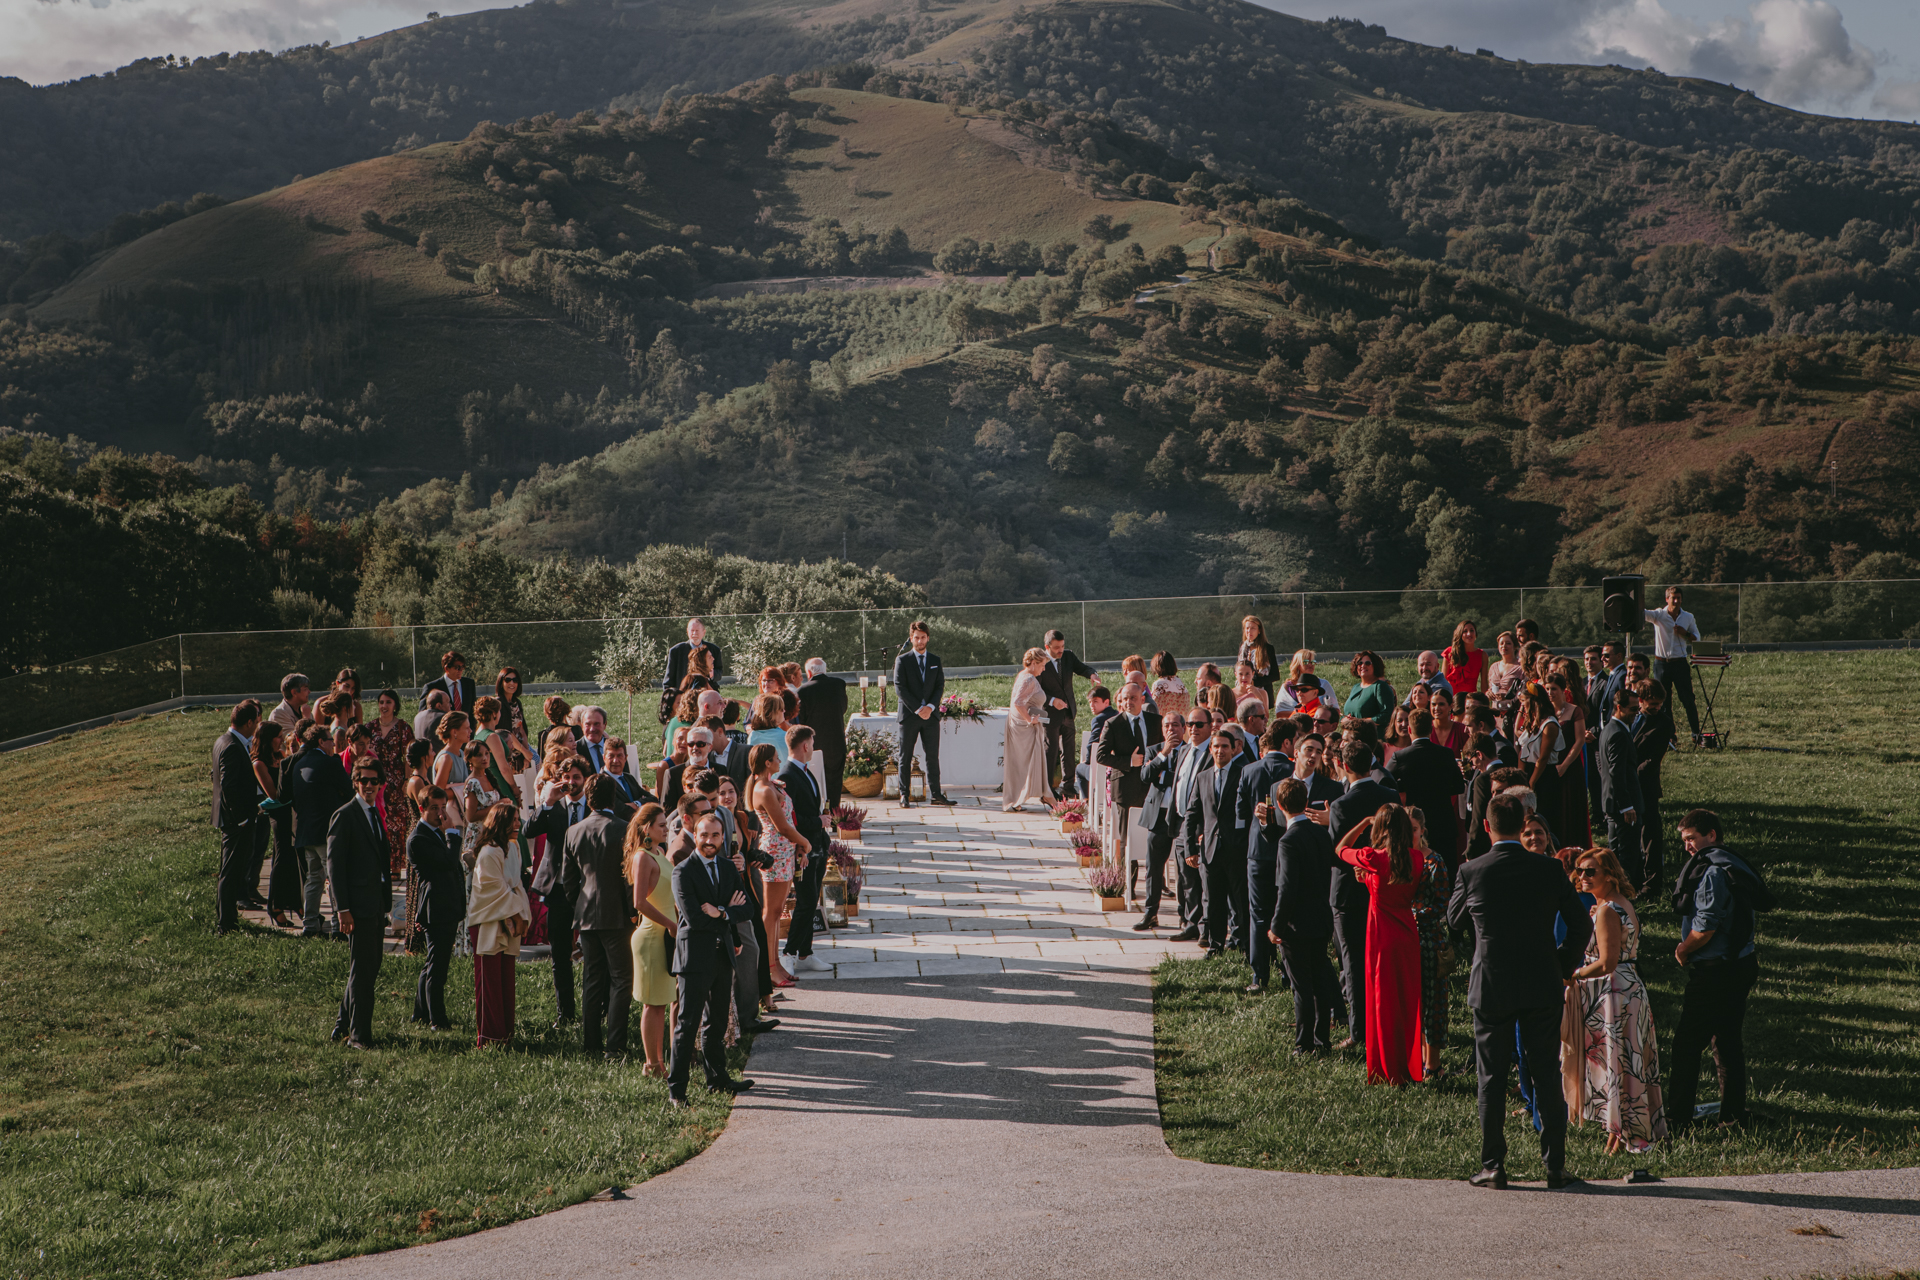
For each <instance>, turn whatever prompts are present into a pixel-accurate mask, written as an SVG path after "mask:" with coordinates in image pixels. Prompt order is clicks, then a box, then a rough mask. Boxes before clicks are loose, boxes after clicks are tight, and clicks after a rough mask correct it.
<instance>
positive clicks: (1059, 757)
mask: <svg viewBox="0 0 1920 1280" xmlns="http://www.w3.org/2000/svg"><path fill="white" fill-rule="evenodd" d="M1044 647H1045V648H1046V651H1047V665H1046V666H1044V667H1042V668H1041V669H1040V691H1041V692H1042V693H1044V694H1046V695H1047V782H1048V784H1049V785H1051V786H1052V787H1053V791H1054V794H1055V795H1057V796H1059V797H1060V798H1062V799H1063V800H1070V799H1072V798H1073V797H1074V796H1075V795H1077V794H1079V790H1078V788H1077V787H1076V786H1075V782H1076V779H1075V777H1074V772H1073V766H1074V764H1075V763H1076V762H1077V758H1078V755H1079V751H1080V744H1079V739H1078V738H1076V737H1075V736H1074V731H1073V709H1074V706H1075V705H1076V704H1075V700H1074V696H1073V678H1074V677H1075V676H1085V677H1087V679H1089V680H1091V681H1093V682H1094V683H1095V684H1099V683H1100V673H1099V672H1098V671H1095V670H1094V669H1093V668H1092V667H1090V666H1088V665H1087V664H1086V663H1084V662H1082V661H1080V659H1079V658H1077V657H1075V656H1074V652H1073V650H1071V649H1069V648H1067V637H1066V633H1065V632H1062V631H1061V630H1059V629H1058V628H1055V629H1054V630H1052V631H1049V632H1047V638H1046V642H1045V646H1044Z"/></svg>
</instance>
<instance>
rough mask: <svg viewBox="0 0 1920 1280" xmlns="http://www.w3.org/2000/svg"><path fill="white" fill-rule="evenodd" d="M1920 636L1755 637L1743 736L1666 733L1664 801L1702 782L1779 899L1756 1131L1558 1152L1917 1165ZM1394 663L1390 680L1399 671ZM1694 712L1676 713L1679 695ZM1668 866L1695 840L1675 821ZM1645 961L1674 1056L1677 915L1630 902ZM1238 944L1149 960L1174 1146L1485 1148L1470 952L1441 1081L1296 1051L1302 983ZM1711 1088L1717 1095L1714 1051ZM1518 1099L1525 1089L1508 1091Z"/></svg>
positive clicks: (1581, 1141)
mask: <svg viewBox="0 0 1920 1280" xmlns="http://www.w3.org/2000/svg"><path fill="white" fill-rule="evenodd" d="M1916 675H1920V656H1916V655H1914V654H1912V653H1910V652H1907V653H1866V654H1754V655H1742V656H1740V657H1738V658H1736V659H1735V665H1734V666H1733V667H1732V668H1731V669H1730V670H1729V672H1728V674H1727V678H1726V684H1725V686H1724V688H1725V689H1726V692H1727V697H1726V698H1725V700H1724V701H1723V702H1722V704H1721V705H1722V708H1723V710H1722V716H1721V724H1722V726H1723V727H1725V728H1728V729H1729V730H1730V731H1731V732H1732V735H1733V746H1732V747H1731V749H1729V750H1727V751H1724V752H1718V753H1707V752H1688V753H1685V754H1681V755H1677V756H1674V755H1670V756H1669V757H1668V758H1667V764H1666V767H1665V770H1664V778H1665V781H1666V791H1667V798H1666V800H1664V801H1663V802H1662V805H1661V810H1662V814H1663V816H1664V817H1665V818H1666V820H1667V821H1668V822H1669V823H1671V822H1673V821H1674V820H1676V819H1677V818H1678V817H1679V815H1680V814H1681V813H1682V812H1683V811H1684V810H1685V809H1687V808H1690V807H1693V806H1696V805H1699V806H1705V807H1707V808H1711V809H1713V810H1715V811H1716V812H1718V813H1719V814H1720V816H1721V818H1722V820H1723V821H1724V822H1725V823H1726V826H1727V838H1728V842H1729V844H1730V845H1731V846H1732V847H1734V848H1735V849H1737V850H1739V851H1741V852H1743V853H1747V854H1750V855H1752V856H1753V857H1754V858H1755V859H1756V860H1757V861H1758V862H1759V863H1760V865H1761V867H1762V868H1763V870H1764V872H1765V873H1766V875H1767V877H1768V881H1769V884H1770V885H1771V886H1772V888H1773V889H1774V890H1775V892H1776V893H1777V894H1778V895H1779V897H1780V899H1781V904H1782V905H1781V909H1780V910H1778V911H1775V912H1773V913H1771V914H1769V915H1767V916H1763V917H1762V919H1761V924H1760V929H1761V936H1760V960H1761V979H1760V983H1759V985H1758V986H1757V987H1756V988H1755V990H1754V994H1753V998H1752V1001H1751V1003H1750V1005H1749V1008H1748V1016H1747V1023H1746V1045H1747V1053H1748V1060H1749V1070H1750V1072H1751V1091H1752V1094H1751V1096H1752V1099H1753V1104H1754V1108H1753V1109H1754V1111H1755V1112H1756V1114H1757V1116H1758V1117H1759V1121H1760V1122H1759V1123H1757V1124H1756V1125H1754V1126H1753V1127H1752V1128H1751V1129H1750V1130H1748V1131H1745V1132H1711V1131H1709V1132H1704V1133H1701V1134H1700V1135H1699V1136H1697V1137H1690V1138H1688V1139H1687V1140H1685V1141H1682V1142H1679V1143H1676V1144H1671V1145H1666V1144H1663V1145H1662V1146H1661V1147H1659V1148H1656V1150H1655V1151H1654V1152H1653V1153H1651V1154H1649V1155H1643V1156H1621V1157H1618V1158H1609V1157H1607V1156H1606V1155H1605V1154H1604V1152H1603V1143H1602V1140H1601V1138H1600V1137H1599V1130H1598V1129H1597V1128H1595V1127H1594V1126H1591V1125H1587V1126H1579V1127H1576V1128H1574V1129H1573V1130H1572V1131H1571V1138H1570V1144H1569V1154H1568V1168H1569V1169H1570V1170H1572V1171H1573V1172H1576V1173H1578V1174H1580V1175H1582V1176H1585V1177H1589V1178H1599V1177H1618V1176H1623V1175H1625V1174H1626V1173H1627V1172H1629V1171H1630V1170H1631V1169H1633V1168H1635V1167H1646V1168H1650V1169H1652V1170H1653V1171H1654V1172H1655V1173H1656V1174H1662V1175H1668V1176H1680V1175H1708V1174H1741V1173H1769V1172H1778V1171H1783V1170H1816V1169H1856V1168H1867V1167H1881V1168H1886V1167H1903V1166H1909V1165H1915V1164H1920V1041H1917V1040H1916V1036H1915V1032H1914V1028H1915V1027H1916V1026H1917V1025H1920V872H1916V866H1915V857H1914V854H1915V850H1916V849H1920V769H1916V768H1915V764H1916V762H1920V754H1916V752H1915V751H1914V749H1913V745H1912V739H1911V732H1912V727H1911V718H1912V717H1911V712H1912V707H1913V689H1914V680H1915V677H1916ZM1403 676H1404V673H1400V672H1396V673H1395V677H1396V684H1397V685H1401V687H1404V685H1403V683H1402V680H1403ZM1682 723H1683V724H1684V716H1683V717H1682ZM1668 848H1669V852H1668V865H1669V867H1670V868H1671V867H1673V866H1674V865H1676V864H1675V862H1674V858H1675V856H1676V855H1678V856H1680V857H1684V856H1685V854H1684V851H1683V850H1681V849H1680V848H1679V846H1678V844H1677V841H1676V840H1674V839H1673V838H1671V837H1670V838H1669V845H1668ZM1641 907H1642V911H1643V915H1644V917H1645V922H1646V927H1645V942H1644V944H1643V947H1642V952H1641V954H1642V956H1643V957H1644V958H1645V959H1646V963H1645V964H1644V965H1643V968H1642V972H1643V973H1644V974H1645V975H1646V978H1647V980H1648V982H1649V985H1650V987H1651V989H1652V994H1653V1002H1654V1021H1655V1024H1656V1026H1657V1027H1658V1029H1659V1032H1660V1041H1661V1050H1662V1053H1663V1055H1664V1054H1665V1053H1666V1052H1667V1051H1668V1050H1669V1049H1670V1047H1671V1044H1672V1035H1673V1030H1674V1028H1675V1027H1676V1026H1677V1025H1678V1022H1679V1015H1680V993H1681V979H1680V972H1679V969H1678V966H1676V965H1675V964H1674V962H1673V959H1672V953H1673V947H1674V945H1675V943H1676V941H1677V937H1676V933H1677V928H1676V923H1677V922H1676V921H1675V918H1674V915H1673V911H1672V908H1671V906H1670V905H1667V904H1666V902H1665V898H1664V896H1663V895H1660V894H1653V893H1650V894H1649V895H1647V897H1646V898H1645V899H1643V901H1642V903H1641ZM1246 972H1247V971H1246V969H1245V967H1244V966H1243V965H1236V964H1232V963H1230V962H1228V961H1226V960H1216V961H1212V962H1207V961H1203V960H1170V961H1167V962H1166V963H1164V964H1163V965H1162V966H1161V967H1160V968H1159V970H1157V971H1156V973H1155V978H1154V992H1155V1003H1154V1008H1155V1012H1156V1020H1155V1025H1156V1039H1157V1042H1158V1047H1157V1051H1158V1070H1159V1088H1160V1103H1161V1116H1162V1120H1163V1123H1164V1124H1165V1126H1166V1134H1167V1140H1168V1142H1169V1143H1171V1144H1172V1147H1173V1150H1174V1151H1175V1152H1176V1153H1178V1154H1180V1155H1182V1156H1187V1157H1190V1158H1193V1159H1200V1160H1209V1161H1213V1162H1216V1163H1221V1164H1237V1165H1246V1166H1250V1167H1256V1168H1270V1169H1294V1170H1304V1171H1311V1172H1319V1173H1364V1174H1374V1175H1397V1176H1404V1177H1427V1178H1457V1177H1464V1176H1466V1175H1467V1174H1468V1173H1471V1172H1472V1171H1473V1169H1474V1168H1475V1167H1476V1165H1477V1163H1478V1155H1479V1127H1478V1121H1477V1119H1476V1115H1475V1109H1474V1083H1473V1074H1472V1027H1471V1017H1470V1014H1469V1011H1468V1010H1467V1008H1466V977H1467V975H1466V972H1465V967H1464V965H1463V966H1462V969H1461V971H1460V972H1459V973H1458V974H1457V975H1456V977H1455V980H1454V992H1453V1004H1452V1015H1453V1016H1452V1027H1451V1032H1450V1041H1449V1046H1448V1053H1447V1059H1448V1063H1449V1065H1450V1066H1452V1067H1453V1068H1454V1069H1455V1070H1456V1073H1457V1074H1456V1075H1455V1076H1454V1078H1453V1079H1452V1080H1450V1081H1448V1082H1447V1083H1445V1084H1443V1085H1441V1086H1439V1087H1437V1088H1435V1087H1431V1086H1415V1087H1412V1088H1408V1089H1405V1090H1395V1089H1392V1088H1387V1087H1368V1086H1367V1085H1366V1084H1365V1083H1364V1072H1363V1069H1362V1064H1361V1062H1360V1060H1359V1059H1358V1058H1357V1057H1353V1056H1347V1057H1344V1058H1336V1059H1335V1060H1331V1061H1324V1062H1315V1061H1301V1062H1297V1061H1295V1060H1294V1059H1292V1058H1291V1057H1290V1056H1289V1055H1288V1053H1287V1050H1288V1048H1289V1047H1290V1046H1291V1044H1292V1026H1293V1005H1292V999H1291V997H1290V996H1288V995H1286V994H1285V993H1280V992H1276V993H1275V994H1271V995H1268V996H1265V997H1249V996H1245V995H1243V994H1241V993H1240V988H1241V987H1242V986H1243V985H1244V984H1245V982H1246V976H1245V975H1246ZM1702 1076H1703V1079H1702V1083H1701V1099H1702V1100H1703V1101H1707V1100H1711V1099H1713V1098H1715V1097H1716V1096H1717V1094H1716V1091H1715V1087H1714V1082H1713V1078H1712V1067H1711V1058H1709V1059H1708V1060H1707V1064H1706V1065H1705V1068H1704V1070H1703V1072H1702ZM1514 1105H1516V1106H1517V1105H1518V1095H1517V1093H1516V1094H1515V1096H1514ZM1524 1123H1525V1121H1524V1120H1519V1119H1516V1120H1511V1121H1510V1122H1509V1124H1508V1139H1509V1142H1510V1143H1512V1154H1511V1156H1510V1160H1511V1162H1512V1163H1511V1165H1510V1167H1511V1168H1512V1169H1513V1171H1514V1173H1515V1175H1516V1176H1522V1177H1538V1176H1542V1172H1543V1171H1542V1170H1541V1169H1540V1167H1539V1148H1538V1145H1537V1144H1536V1143H1535V1142H1534V1141H1533V1138H1532V1135H1531V1134H1530V1133H1526V1134H1523V1133H1522V1125H1523V1124H1524Z"/></svg>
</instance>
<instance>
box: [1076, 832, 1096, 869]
mask: <svg viewBox="0 0 1920 1280" xmlns="http://www.w3.org/2000/svg"><path fill="white" fill-rule="evenodd" d="M1073 855H1074V857H1076V858H1078V859H1080V865H1081V866H1083V867H1090V866H1092V865H1093V864H1094V863H1096V862H1098V861H1100V837H1099V836H1096V835H1094V834H1093V832H1091V831H1076V832H1074V833H1073Z"/></svg>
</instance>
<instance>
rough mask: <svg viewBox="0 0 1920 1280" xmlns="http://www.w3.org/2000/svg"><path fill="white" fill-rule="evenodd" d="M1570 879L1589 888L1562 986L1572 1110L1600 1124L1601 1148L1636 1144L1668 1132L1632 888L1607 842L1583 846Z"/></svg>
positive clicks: (1636, 1147) (1638, 1147)
mask: <svg viewBox="0 0 1920 1280" xmlns="http://www.w3.org/2000/svg"><path fill="white" fill-rule="evenodd" d="M1573 882H1574V886H1575V887H1576V888H1579V889H1583V890H1585V891H1586V892H1588V893H1590V894H1592V895H1593V898H1594V903H1593V908H1592V912H1591V914H1592V916H1593V933H1592V935H1591V937H1590V938H1589V939H1588V941H1587V953H1586V956H1585V959H1584V962H1583V963H1582V964H1581V966H1580V967H1579V968H1578V969H1575V970H1574V971H1573V984H1572V988H1571V989H1570V990H1569V991H1568V992H1567V1005H1568V1008H1567V1018H1566V1020H1565V1022H1563V1024H1562V1027H1563V1034H1562V1037H1561V1039H1562V1042H1563V1044H1564V1045H1565V1048H1564V1049H1563V1051H1562V1054H1561V1063H1562V1067H1563V1071H1564V1075H1565V1078H1564V1082H1563V1083H1564V1085H1565V1086H1568V1087H1567V1093H1568V1102H1569V1103H1570V1104H1571V1108H1570V1110H1571V1118H1572V1119H1573V1120H1574V1121H1575V1122H1576V1123H1579V1122H1585V1123H1592V1124H1597V1125H1599V1126H1600V1127H1601V1128H1602V1129H1604V1130H1605V1131H1606V1134H1607V1154H1608V1155H1616V1154H1618V1153H1620V1152H1622V1151H1633V1152H1642V1151H1645V1150H1647V1149H1648V1148H1649V1147H1651V1146H1652V1145H1653V1144H1654V1143H1656V1142H1658V1141H1660V1140H1661V1139H1662V1138H1665V1137H1666V1136H1667V1116H1666V1109H1665V1107H1664V1106H1663V1105H1662V1100H1661V1096H1660V1042H1659V1037H1658V1036H1657V1035H1656V1034H1655V1033H1654V1026H1653V1006H1652V1004H1651V1003H1649V1002H1648V999H1647V985H1646V983H1645V982H1644V981H1642V979H1641V977H1640V965H1639V960H1640V916H1639V913H1637V912H1636V911H1635V910H1634V908H1633V899H1634V898H1635V897H1636V896H1638V893H1637V891H1636V889H1635V888H1634V885H1633V882H1632V881H1630V880H1628V879H1627V873H1626V870H1625V869H1624V868H1623V867H1622V866H1621V865H1620V859H1619V858H1618V857H1617V856H1615V854H1614V853H1613V851H1612V850H1610V849H1600V848H1594V849H1586V850H1583V851H1582V852H1581V853H1580V854H1579V856H1578V858H1577V859H1576V860H1575V862H1574V868H1573Z"/></svg>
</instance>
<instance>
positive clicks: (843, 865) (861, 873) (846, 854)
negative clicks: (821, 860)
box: [827, 840, 867, 918]
mask: <svg viewBox="0 0 1920 1280" xmlns="http://www.w3.org/2000/svg"><path fill="white" fill-rule="evenodd" d="M827 856H828V857H829V858H831V859H832V860H833V866H834V869H835V870H837V871H839V873H840V882H841V884H842V885H843V886H844V888H845V892H846V903H845V907H846V912H847V915H848V917H849V918H852V917H854V916H857V915H859V914H860V887H861V886H862V885H863V884H865V883H866V879H867V871H866V868H865V867H863V866H861V865H860V856H859V855H858V854H856V853H855V852H854V851H853V850H851V849H849V848H847V846H845V845H843V844H841V843H840V842H839V841H838V840H834V841H829V842H828V844H827Z"/></svg>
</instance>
